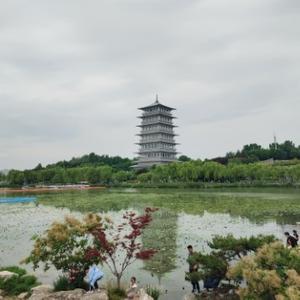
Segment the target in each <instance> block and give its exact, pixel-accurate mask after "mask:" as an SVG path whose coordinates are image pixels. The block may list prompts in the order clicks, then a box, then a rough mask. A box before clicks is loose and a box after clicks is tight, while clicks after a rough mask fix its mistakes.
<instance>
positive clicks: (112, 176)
mask: <svg viewBox="0 0 300 300" xmlns="http://www.w3.org/2000/svg"><path fill="white" fill-rule="evenodd" d="M133 176H134V173H133V172H132V171H117V170H114V169H113V168H112V167H110V166H100V167H77V168H62V167H55V168H54V167H53V168H43V169H40V170H25V171H18V170H11V171H10V172H9V173H8V175H7V177H6V181H7V183H8V184H9V185H11V186H22V185H36V184H46V185H51V184H79V183H89V184H111V183H120V182H124V181H128V180H130V179H131V178H132V177H133Z"/></svg>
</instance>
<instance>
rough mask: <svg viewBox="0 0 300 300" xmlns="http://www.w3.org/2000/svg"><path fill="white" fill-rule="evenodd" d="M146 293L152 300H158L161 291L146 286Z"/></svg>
mask: <svg viewBox="0 0 300 300" xmlns="http://www.w3.org/2000/svg"><path fill="white" fill-rule="evenodd" d="M146 293H147V294H148V295H149V296H151V297H152V298H153V299H154V300H158V298H159V296H160V295H161V290H160V289H158V288H157V287H154V286H150V285H148V286H147V287H146Z"/></svg>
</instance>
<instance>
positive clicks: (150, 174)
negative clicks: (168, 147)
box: [5, 160, 300, 186]
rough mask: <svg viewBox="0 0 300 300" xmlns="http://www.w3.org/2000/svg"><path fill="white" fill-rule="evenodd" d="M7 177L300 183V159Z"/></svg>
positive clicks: (11, 177) (20, 181) (16, 180)
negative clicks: (287, 161)
mask: <svg viewBox="0 0 300 300" xmlns="http://www.w3.org/2000/svg"><path fill="white" fill-rule="evenodd" d="M5 180H6V181H7V183H8V184H9V185H11V186H22V185H36V184H47V185H49V184H78V183H89V184H103V185H110V184H121V183H128V182H129V183H134V184H154V185H155V184H177V183H178V184H179V183H202V182H204V183H205V182H215V183H234V182H250V183H251V182H261V183H279V184H294V183H299V182H300V162H299V161H297V160H295V161H290V162H289V163H286V164H283V163H278V164H276V163H275V164H273V165H268V164H264V163H251V164H237V163H229V164H227V165H223V164H220V163H217V162H214V161H201V160H191V161H187V162H174V163H171V164H167V165H159V166H156V167H153V168H151V169H150V170H147V171H145V172H143V173H137V172H135V171H134V170H131V171H123V170H116V169H113V168H112V167H111V166H99V167H76V168H63V167H55V168H54V167H52V168H42V169H38V170H37V169H34V170H25V171H17V170H11V171H10V172H9V173H8V175H7V176H6V178H5Z"/></svg>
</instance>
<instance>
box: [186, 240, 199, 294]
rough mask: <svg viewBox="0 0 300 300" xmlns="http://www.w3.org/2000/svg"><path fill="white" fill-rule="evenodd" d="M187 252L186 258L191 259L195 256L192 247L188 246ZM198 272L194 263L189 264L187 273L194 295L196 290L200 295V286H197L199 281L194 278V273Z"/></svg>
mask: <svg viewBox="0 0 300 300" xmlns="http://www.w3.org/2000/svg"><path fill="white" fill-rule="evenodd" d="M187 250H188V257H189V258H192V256H193V255H195V252H194V249H193V246H192V245H189V246H188V247H187ZM196 272H198V264H197V263H194V262H191V261H190V262H189V273H190V278H191V283H192V286H193V290H192V293H195V292H196V290H197V292H198V293H200V285H199V281H198V279H196V278H195V277H196V276H195V275H196V274H195V273H196Z"/></svg>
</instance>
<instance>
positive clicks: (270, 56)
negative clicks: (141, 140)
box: [0, 0, 300, 169]
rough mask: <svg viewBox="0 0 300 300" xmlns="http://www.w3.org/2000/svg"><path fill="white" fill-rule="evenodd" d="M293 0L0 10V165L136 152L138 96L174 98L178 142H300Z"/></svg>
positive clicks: (184, 148)
mask: <svg viewBox="0 0 300 300" xmlns="http://www.w3.org/2000/svg"><path fill="white" fill-rule="evenodd" d="M299 13H300V4H299V1H297V0H289V1H281V0H266V1H260V0H245V1H239V0H228V1H223V0H202V1H200V0H199V1H196V0H189V1H176V0H166V1H158V0H151V1H147V2H145V1H138V0H128V1H127V0H125V1H116V0H110V1H89V2H88V3H87V2H84V1H82V0H81V1H79V0H78V1H74V0H72V1H70V0H69V1H68V0H60V1H38V0H35V1H30V2H22V1H16V0H11V1H7V2H6V3H2V4H1V11H0V114H1V118H0V169H2V168H10V167H15V168H28V167H33V166H35V165H36V164H37V163H38V162H42V163H44V164H45V163H49V162H54V161H56V160H60V159H68V158H71V157H72V156H78V155H82V154H84V153H87V152H91V151H94V152H96V153H108V154H112V155H115V154H119V155H126V156H130V157H132V156H133V155H134V152H135V151H136V150H137V149H136V146H135V145H134V142H135V141H136V137H135V134H136V133H137V132H138V128H136V125H137V123H138V119H137V118H136V116H137V115H138V114H139V112H138V111H137V107H140V106H142V105H146V104H148V103H151V102H153V101H154V97H155V94H156V93H159V95H160V99H161V101H162V102H164V103H166V104H167V105H170V106H173V107H176V108H177V111H176V115H177V117H178V119H177V120H176V122H177V123H178V125H179V128H178V129H177V132H178V133H179V134H180V136H179V137H178V141H179V142H180V143H181V146H180V149H179V150H180V151H181V152H183V153H185V154H187V155H191V156H193V157H201V158H204V157H213V156H216V155H222V154H224V153H225V152H227V151H230V150H236V149H237V148H239V147H240V146H241V145H243V144H245V143H249V142H258V143H261V144H263V145H267V144H268V143H269V142H270V141H271V139H272V135H273V132H274V131H275V132H276V133H277V135H278V138H279V140H284V139H292V140H294V141H295V142H296V143H298V144H299V143H300V137H299V133H298V131H297V128H299V125H300V121H299V120H300V119H299V117H298V113H297V112H299V110H300V101H299V94H300V88H299V84H298V81H299V77H300V41H299V34H300V18H299Z"/></svg>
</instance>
